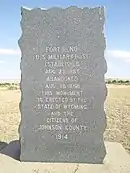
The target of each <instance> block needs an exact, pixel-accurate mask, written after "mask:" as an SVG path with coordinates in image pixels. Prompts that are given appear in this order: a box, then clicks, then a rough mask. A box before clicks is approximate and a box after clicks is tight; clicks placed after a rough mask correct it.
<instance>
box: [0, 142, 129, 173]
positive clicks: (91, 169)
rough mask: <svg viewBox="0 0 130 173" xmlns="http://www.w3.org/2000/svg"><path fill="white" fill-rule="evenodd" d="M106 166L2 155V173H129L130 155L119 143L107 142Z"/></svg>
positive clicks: (0, 156)
mask: <svg viewBox="0 0 130 173" xmlns="http://www.w3.org/2000/svg"><path fill="white" fill-rule="evenodd" d="M105 145H106V149H107V155H106V157H105V159H104V164H76V163H66V164H65V163H29V162H28V163H27V162H19V161H16V160H14V159H12V158H10V157H8V156H5V155H2V154H0V173H17V172H18V173H61V172H62V173H86V172H87V173H129V172H130V155H129V154H128V153H126V151H125V149H124V148H123V147H122V145H121V144H119V143H111V142H105Z"/></svg>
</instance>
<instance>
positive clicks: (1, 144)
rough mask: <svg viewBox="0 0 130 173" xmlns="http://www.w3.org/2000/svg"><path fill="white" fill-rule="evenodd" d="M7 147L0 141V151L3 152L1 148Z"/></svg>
mask: <svg viewBox="0 0 130 173" xmlns="http://www.w3.org/2000/svg"><path fill="white" fill-rule="evenodd" d="M7 145H8V143H6V142H2V141H0V151H1V150H3V148H5V147H6V146H7Z"/></svg>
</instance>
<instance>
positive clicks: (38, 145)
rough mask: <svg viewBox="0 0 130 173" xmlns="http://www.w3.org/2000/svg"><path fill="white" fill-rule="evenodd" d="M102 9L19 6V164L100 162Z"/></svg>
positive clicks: (103, 92) (102, 152)
mask: <svg viewBox="0 0 130 173" xmlns="http://www.w3.org/2000/svg"><path fill="white" fill-rule="evenodd" d="M104 22H105V17H104V7H95V8H88V7H85V8H78V7H75V6H71V7H68V8H66V9H62V8H57V7H54V8H50V9H47V10H46V9H40V8H35V9H30V10H29V9H26V8H22V20H21V28H22V36H21V38H20V39H19V46H20V49H21V54H22V57H21V84H20V88H21V103H20V110H21V125H20V142H21V156H20V160H21V161H32V162H65V163H66V162H68V163H93V164H98V163H103V159H104V157H105V155H106V149H105V145H104V140H103V133H104V131H105V127H106V116H105V112H104V101H105V99H106V94H107V89H106V85H105V78H104V75H105V73H106V71H107V65H106V61H105V58H104V51H105V47H106V42H105V36H104V32H103V29H104Z"/></svg>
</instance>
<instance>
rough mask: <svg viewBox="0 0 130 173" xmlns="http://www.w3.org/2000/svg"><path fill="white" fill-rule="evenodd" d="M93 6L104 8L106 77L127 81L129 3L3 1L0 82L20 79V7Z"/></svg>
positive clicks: (120, 0)
mask: <svg viewBox="0 0 130 173" xmlns="http://www.w3.org/2000/svg"><path fill="white" fill-rule="evenodd" d="M70 5H76V6H79V7H85V6H88V7H94V6H99V5H103V6H105V8H106V24H105V36H106V44H107V49H106V51H105V58H106V60H107V64H108V72H107V74H106V76H107V77H115V78H129V79H130V1H129V0H118V1H116V0H65V1H61V0H49V1H43V0H39V1H31V0H18V1H16V0H11V1H9V0H4V1H2V2H0V33H1V34H0V79H20V76H21V71H20V59H21V52H20V49H19V47H18V39H19V38H20V36H21V28H20V20H21V9H20V8H21V6H26V7H29V8H34V7H39V8H41V7H43V8H49V7H54V6H58V7H63V8H64V7H68V6H70Z"/></svg>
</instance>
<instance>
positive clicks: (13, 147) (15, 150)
mask: <svg viewBox="0 0 130 173" xmlns="http://www.w3.org/2000/svg"><path fill="white" fill-rule="evenodd" d="M0 153H1V154H4V155H7V156H9V157H12V158H13V159H15V160H20V142H19V140H14V141H11V142H10V143H9V144H7V145H6V147H4V148H3V149H2V150H1V151H0Z"/></svg>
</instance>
